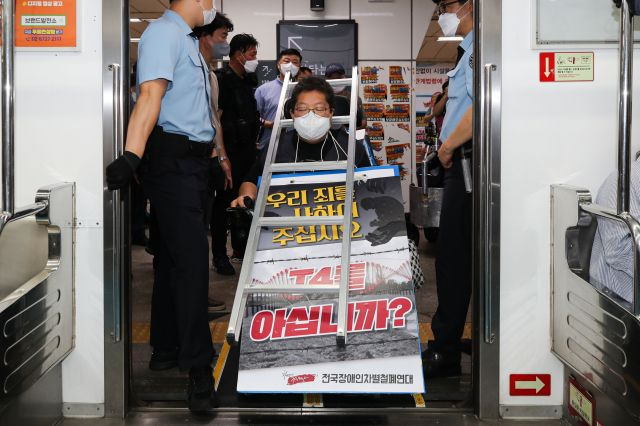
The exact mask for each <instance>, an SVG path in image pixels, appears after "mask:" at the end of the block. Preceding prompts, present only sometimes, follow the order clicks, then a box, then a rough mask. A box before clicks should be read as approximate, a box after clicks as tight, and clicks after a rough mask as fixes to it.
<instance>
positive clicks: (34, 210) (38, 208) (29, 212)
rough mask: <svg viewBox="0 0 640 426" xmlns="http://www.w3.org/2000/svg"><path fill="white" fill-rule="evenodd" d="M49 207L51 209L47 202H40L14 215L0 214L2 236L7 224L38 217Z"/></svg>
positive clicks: (0, 233)
mask: <svg viewBox="0 0 640 426" xmlns="http://www.w3.org/2000/svg"><path fill="white" fill-rule="evenodd" d="M47 207H49V204H48V202H47V201H38V202H37V203H33V204H29V205H28V206H25V207H22V208H21V209H19V210H18V211H16V212H14V213H9V212H0V235H2V230H3V229H4V227H5V226H6V225H7V224H9V223H11V222H15V221H16V220H20V219H23V218H25V217H28V216H33V215H36V214H38V213H40V212H42V211H44V210H46V209H47Z"/></svg>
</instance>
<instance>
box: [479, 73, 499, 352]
mask: <svg viewBox="0 0 640 426" xmlns="http://www.w3.org/2000/svg"><path fill="white" fill-rule="evenodd" d="M495 70H496V66H495V65H494V64H486V65H485V66H484V79H483V86H482V91H483V98H484V99H483V100H484V102H483V103H482V108H483V113H484V114H483V120H482V131H481V133H480V134H481V135H482V138H483V139H484V140H483V141H482V143H481V147H482V151H483V152H482V153H481V155H482V156H483V157H484V158H483V160H484V161H482V162H481V164H483V165H485V169H484V170H483V172H484V176H483V180H484V183H485V185H486V191H485V192H484V193H483V194H482V198H483V203H482V208H483V213H482V219H483V220H482V224H483V227H484V233H485V235H484V262H483V263H484V265H483V269H484V271H483V272H484V274H483V275H484V282H485V287H484V310H483V312H484V342H485V343H487V344H492V343H493V342H494V340H495V333H494V332H493V323H492V320H491V318H492V314H493V312H492V310H493V306H492V303H491V298H492V291H491V290H492V289H491V275H492V274H491V182H492V173H491V138H492V129H491V120H492V118H493V117H492V111H491V107H492V105H493V99H492V91H493V80H492V78H493V71H495Z"/></svg>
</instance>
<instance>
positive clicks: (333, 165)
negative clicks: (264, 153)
mask: <svg viewBox="0 0 640 426" xmlns="http://www.w3.org/2000/svg"><path fill="white" fill-rule="evenodd" d="M346 169H347V162H346V161H316V162H313V161H311V162H302V163H275V164H272V165H271V172H273V173H281V172H315V171H320V170H346Z"/></svg>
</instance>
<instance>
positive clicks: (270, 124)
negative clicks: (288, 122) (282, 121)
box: [264, 120, 273, 129]
mask: <svg viewBox="0 0 640 426" xmlns="http://www.w3.org/2000/svg"><path fill="white" fill-rule="evenodd" d="M264 127H266V128H267V129H273V121H271V120H264Z"/></svg>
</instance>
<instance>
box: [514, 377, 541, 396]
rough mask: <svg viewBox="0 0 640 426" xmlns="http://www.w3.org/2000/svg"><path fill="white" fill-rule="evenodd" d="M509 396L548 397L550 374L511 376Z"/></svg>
mask: <svg viewBox="0 0 640 426" xmlns="http://www.w3.org/2000/svg"><path fill="white" fill-rule="evenodd" d="M509 395H511V396H549V395H551V374H511V375H510V376H509Z"/></svg>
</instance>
